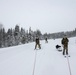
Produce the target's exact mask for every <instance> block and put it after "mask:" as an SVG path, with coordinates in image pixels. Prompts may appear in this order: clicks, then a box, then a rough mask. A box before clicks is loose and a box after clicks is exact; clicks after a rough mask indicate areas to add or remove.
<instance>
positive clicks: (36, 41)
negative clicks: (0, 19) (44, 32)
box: [35, 36, 41, 49]
mask: <svg viewBox="0 0 76 75" xmlns="http://www.w3.org/2000/svg"><path fill="white" fill-rule="evenodd" d="M35 43H36V45H35V49H36V48H37V46H38V48H39V49H41V46H40V41H39V37H38V36H37V37H36V40H35Z"/></svg>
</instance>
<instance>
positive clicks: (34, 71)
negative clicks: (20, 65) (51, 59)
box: [32, 50, 37, 75]
mask: <svg viewBox="0 0 76 75" xmlns="http://www.w3.org/2000/svg"><path fill="white" fill-rule="evenodd" d="M36 57H37V50H36V52H35V60H34V67H33V73H32V75H34V73H35V65H36Z"/></svg>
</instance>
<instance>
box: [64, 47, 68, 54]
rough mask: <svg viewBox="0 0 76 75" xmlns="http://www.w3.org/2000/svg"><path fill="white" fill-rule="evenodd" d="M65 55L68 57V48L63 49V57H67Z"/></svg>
mask: <svg viewBox="0 0 76 75" xmlns="http://www.w3.org/2000/svg"><path fill="white" fill-rule="evenodd" d="M65 53H66V55H68V46H64V47H63V55H65Z"/></svg>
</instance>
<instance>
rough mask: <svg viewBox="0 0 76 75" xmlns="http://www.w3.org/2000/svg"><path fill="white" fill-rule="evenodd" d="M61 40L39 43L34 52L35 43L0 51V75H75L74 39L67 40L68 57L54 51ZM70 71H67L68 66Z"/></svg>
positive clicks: (75, 54)
mask: <svg viewBox="0 0 76 75" xmlns="http://www.w3.org/2000/svg"><path fill="white" fill-rule="evenodd" d="M56 44H59V45H61V39H55V40H53V39H52V40H48V43H45V41H44V40H43V41H41V48H42V49H40V50H39V49H37V50H34V46H35V43H34V42H33V43H28V44H24V45H19V46H13V47H9V48H1V49H0V75H70V70H71V74H72V75H76V71H75V70H76V60H75V59H76V58H75V57H76V50H75V47H76V37H74V38H69V49H68V50H69V55H70V56H71V57H68V58H65V57H64V56H63V55H62V52H59V51H57V50H56V49H55V46H56ZM68 61H69V65H70V70H69V65H68Z"/></svg>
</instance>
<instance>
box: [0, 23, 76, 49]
mask: <svg viewBox="0 0 76 75" xmlns="http://www.w3.org/2000/svg"><path fill="white" fill-rule="evenodd" d="M64 34H66V35H67V36H68V37H75V36H76V28H75V30H73V31H67V32H57V33H51V32H50V33H44V34H42V33H41V31H40V30H39V29H37V30H36V31H33V30H32V29H31V27H30V28H29V30H25V29H24V28H22V27H21V28H20V27H19V25H16V26H15V28H14V29H12V28H10V29H8V30H7V32H6V31H5V28H3V27H2V25H1V24H0V48H3V47H10V46H16V45H20V44H25V43H29V42H33V41H35V37H36V36H38V37H39V39H40V40H44V39H45V38H47V39H58V38H62V37H63V36H64Z"/></svg>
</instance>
